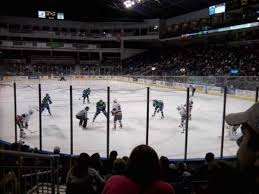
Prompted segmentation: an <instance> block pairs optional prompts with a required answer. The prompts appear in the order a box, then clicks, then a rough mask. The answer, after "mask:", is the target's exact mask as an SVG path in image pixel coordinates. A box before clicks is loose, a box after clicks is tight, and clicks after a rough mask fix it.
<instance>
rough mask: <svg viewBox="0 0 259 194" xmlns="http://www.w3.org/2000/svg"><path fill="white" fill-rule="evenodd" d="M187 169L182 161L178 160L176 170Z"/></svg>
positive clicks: (182, 170)
mask: <svg viewBox="0 0 259 194" xmlns="http://www.w3.org/2000/svg"><path fill="white" fill-rule="evenodd" d="M186 170H187V166H186V164H185V163H184V162H180V163H179V164H178V166H177V171H178V172H180V173H182V172H184V171H186Z"/></svg>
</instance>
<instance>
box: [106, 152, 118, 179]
mask: <svg viewBox="0 0 259 194" xmlns="http://www.w3.org/2000/svg"><path fill="white" fill-rule="evenodd" d="M117 156H118V153H117V151H115V150H113V151H111V152H110V157H109V158H108V159H107V160H104V169H105V172H103V174H111V173H112V167H113V162H114V160H115V159H116V158H117Z"/></svg>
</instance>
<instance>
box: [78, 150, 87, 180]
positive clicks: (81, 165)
mask: <svg viewBox="0 0 259 194" xmlns="http://www.w3.org/2000/svg"><path fill="white" fill-rule="evenodd" d="M89 159H90V157H89V155H88V154H86V153H81V154H80V155H79V157H78V159H77V161H76V165H75V168H74V175H75V176H76V177H78V178H82V177H84V176H86V175H88V165H89Z"/></svg>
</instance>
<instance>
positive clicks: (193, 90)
mask: <svg viewBox="0 0 259 194" xmlns="http://www.w3.org/2000/svg"><path fill="white" fill-rule="evenodd" d="M189 87H190V89H191V91H192V96H194V93H195V90H196V88H195V86H194V85H190V86H189Z"/></svg>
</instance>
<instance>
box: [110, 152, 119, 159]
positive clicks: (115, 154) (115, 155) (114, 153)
mask: <svg viewBox="0 0 259 194" xmlns="http://www.w3.org/2000/svg"><path fill="white" fill-rule="evenodd" d="M117 156H118V153H117V152H116V151H115V150H113V151H111V153H110V159H112V160H115V159H116V158H117Z"/></svg>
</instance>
